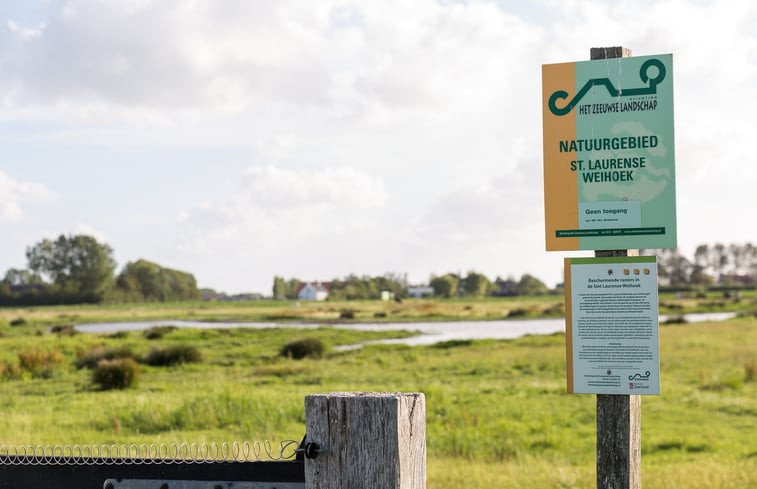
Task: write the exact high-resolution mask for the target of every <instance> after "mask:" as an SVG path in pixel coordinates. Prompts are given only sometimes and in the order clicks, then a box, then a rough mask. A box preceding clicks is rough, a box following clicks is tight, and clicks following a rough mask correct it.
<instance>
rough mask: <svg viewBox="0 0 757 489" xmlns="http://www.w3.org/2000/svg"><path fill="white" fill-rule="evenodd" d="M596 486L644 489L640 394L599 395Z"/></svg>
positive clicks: (615, 53)
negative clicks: (642, 486) (642, 479)
mask: <svg viewBox="0 0 757 489" xmlns="http://www.w3.org/2000/svg"><path fill="white" fill-rule="evenodd" d="M629 56H631V50H630V49H627V48H623V47H621V46H613V47H608V48H591V52H590V58H591V59H592V60H596V59H609V58H624V57H629ZM594 256H595V257H597V258H600V257H615V256H639V250H635V249H632V250H597V251H595V252H594ZM597 488H599V489H641V396H618V395H604V394H598V395H597Z"/></svg>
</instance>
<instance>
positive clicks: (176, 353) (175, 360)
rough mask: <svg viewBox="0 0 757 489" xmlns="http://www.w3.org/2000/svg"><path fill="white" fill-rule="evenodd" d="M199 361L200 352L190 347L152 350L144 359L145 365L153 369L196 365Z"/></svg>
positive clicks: (176, 346) (180, 346)
mask: <svg viewBox="0 0 757 489" xmlns="http://www.w3.org/2000/svg"><path fill="white" fill-rule="evenodd" d="M201 360H202V354H201V353H200V350H198V349H197V348H195V347H194V346H190V345H175V346H170V347H167V348H153V349H152V350H150V353H148V354H147V357H145V363H146V364H148V365H152V366H153V367H170V366H172V365H180V364H182V363H197V362H200V361H201Z"/></svg>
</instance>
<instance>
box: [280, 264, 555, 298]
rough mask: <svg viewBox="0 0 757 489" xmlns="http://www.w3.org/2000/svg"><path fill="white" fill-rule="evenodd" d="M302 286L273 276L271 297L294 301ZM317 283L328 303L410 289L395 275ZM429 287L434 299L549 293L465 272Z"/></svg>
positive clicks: (523, 281)
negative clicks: (324, 288) (323, 288)
mask: <svg viewBox="0 0 757 489" xmlns="http://www.w3.org/2000/svg"><path fill="white" fill-rule="evenodd" d="M306 283H307V282H305V281H302V280H300V279H298V278H290V279H285V278H284V277H279V276H277V277H274V279H273V298H274V299H292V300H293V299H297V298H298V297H297V294H298V293H299V291H300V289H301V287H302V286H304V285H305V284H306ZM319 284H320V285H321V286H324V287H326V288H327V289H328V292H329V294H328V298H329V299H330V300H353V299H379V298H381V295H382V292H384V291H386V292H389V293H390V294H392V295H393V296H394V297H395V298H405V297H408V296H409V295H410V294H411V290H412V287H410V286H409V285H408V283H407V277H406V276H403V275H397V274H386V275H381V276H375V277H370V276H357V275H349V276H347V277H345V278H342V279H334V280H331V281H330V282H323V283H320V282H319ZM429 287H431V289H432V290H433V296H435V297H487V296H511V295H544V294H548V293H549V288H548V287H547V286H546V285H545V284H544V282H542V281H541V280H539V279H538V278H536V277H534V276H532V275H529V274H524V275H523V276H522V277H521V278H520V280H515V279H513V278H508V279H502V278H500V277H497V278H496V279H495V280H494V281H491V280H489V278H488V277H486V275H484V274H482V273H479V272H476V271H469V272H468V273H467V274H466V275H462V274H457V273H446V274H444V275H440V276H435V275H432V276H431V278H430V280H429Z"/></svg>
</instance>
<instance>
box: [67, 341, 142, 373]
mask: <svg viewBox="0 0 757 489" xmlns="http://www.w3.org/2000/svg"><path fill="white" fill-rule="evenodd" d="M124 358H131V359H132V360H133V359H134V358H135V356H134V352H132V351H131V348H129V347H128V346H119V347H117V348H103V347H101V346H97V347H95V348H93V349H92V350H90V351H87V352H84V351H78V352H76V361H75V362H74V365H75V366H76V368H79V369H81V368H94V367H96V366H97V364H98V363H100V362H101V361H103V360H116V359H124Z"/></svg>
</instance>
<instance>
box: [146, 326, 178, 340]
mask: <svg viewBox="0 0 757 489" xmlns="http://www.w3.org/2000/svg"><path fill="white" fill-rule="evenodd" d="M175 329H177V326H171V325H162V326H153V327H152V328H148V329H146V330H145V331H144V332H143V333H142V334H143V335H144V337H145V338H147V339H148V340H159V339H160V338H162V337H164V336H165V335H167V334H168V333H170V332H171V331H173V330H175Z"/></svg>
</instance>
